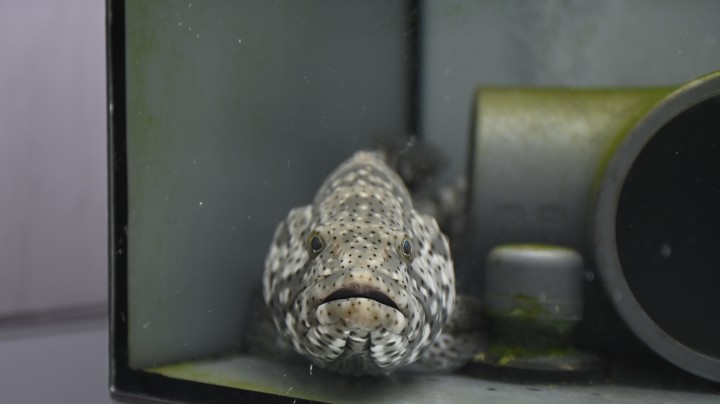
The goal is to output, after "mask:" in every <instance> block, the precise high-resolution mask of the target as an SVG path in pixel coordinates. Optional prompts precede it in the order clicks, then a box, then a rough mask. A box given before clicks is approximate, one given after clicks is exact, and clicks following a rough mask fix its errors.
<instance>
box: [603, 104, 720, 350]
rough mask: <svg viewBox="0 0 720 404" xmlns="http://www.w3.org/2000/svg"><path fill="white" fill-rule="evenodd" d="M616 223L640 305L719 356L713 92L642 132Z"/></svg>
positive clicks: (719, 209)
mask: <svg viewBox="0 0 720 404" xmlns="http://www.w3.org/2000/svg"><path fill="white" fill-rule="evenodd" d="M616 224H617V226H616V237H617V248H618V254H619V257H620V262H621V265H622V268H623V272H624V274H625V278H626V279H627V282H628V284H629V286H630V289H631V290H632V292H633V294H634V295H635V298H636V299H637V301H638V302H639V303H640V305H641V306H642V308H643V309H644V310H645V312H646V313H647V314H648V315H649V316H650V317H651V318H652V319H653V320H654V321H655V323H656V324H658V325H659V326H660V327H661V328H662V329H663V330H664V331H665V332H667V333H668V334H670V336H672V337H673V338H675V339H676V340H678V341H679V342H681V343H682V344H684V345H686V346H688V347H690V348H693V349H695V350H696V351H699V352H701V353H704V354H706V355H709V356H713V357H720V96H715V97H714V98H711V99H708V100H706V101H703V102H702V103H700V104H698V105H695V106H693V107H691V108H689V109H687V110H686V111H684V112H683V113H681V114H680V115H678V116H677V117H675V118H674V119H672V120H671V121H670V122H668V124H666V125H665V126H664V127H663V128H662V129H661V130H660V131H659V132H658V133H657V134H656V135H655V136H654V137H653V138H652V139H651V140H650V142H649V143H648V144H647V146H646V147H645V148H644V149H643V151H642V152H641V153H640V155H639V156H638V157H637V159H636V161H635V162H634V164H633V166H632V169H631V170H630V173H629V175H628V177H627V180H626V183H625V184H624V186H623V189H622V193H621V196H620V201H619V203H618V207H617V223H616Z"/></svg>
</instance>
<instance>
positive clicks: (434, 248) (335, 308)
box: [263, 151, 456, 375]
mask: <svg viewBox="0 0 720 404" xmlns="http://www.w3.org/2000/svg"><path fill="white" fill-rule="evenodd" d="M263 297H264V300H265V303H266V305H267V307H268V309H269V312H270V315H271V317H272V320H273V322H274V324H275V327H276V328H277V330H278V331H279V333H280V335H281V336H282V338H283V339H284V340H285V342H287V343H288V344H289V345H290V346H291V347H292V348H293V349H294V350H295V351H296V352H297V353H299V354H301V355H302V356H304V357H305V358H307V359H308V360H310V361H311V362H312V363H313V364H315V365H317V366H320V367H322V368H325V369H329V370H332V371H336V372H339V373H342V374H348V375H383V374H389V373H390V372H392V371H394V370H396V369H397V368H399V367H402V366H405V365H408V364H411V363H413V362H415V361H418V359H420V360H421V361H422V360H425V361H426V362H427V363H436V364H440V365H439V366H443V365H442V364H445V365H447V361H443V357H450V356H452V355H451V353H450V351H452V349H450V348H449V347H448V345H449V344H451V343H452V341H453V338H452V336H449V335H443V326H445V325H446V323H448V320H449V319H450V318H451V316H453V312H454V311H455V302H456V296H455V275H454V270H453V262H452V259H451V256H450V249H449V245H448V239H447V237H446V236H445V235H443V233H442V232H441V231H440V229H439V228H438V224H437V223H436V221H435V219H434V218H433V217H431V216H428V215H426V214H422V213H420V212H418V211H416V210H415V209H414V208H413V202H412V199H411V196H410V194H409V192H408V190H407V189H406V187H405V185H404V184H403V181H402V179H401V178H400V177H399V176H398V175H397V174H396V173H395V172H394V171H393V170H392V169H391V168H390V167H389V166H388V165H387V164H386V163H385V161H384V159H383V157H382V154H381V153H378V152H371V151H360V152H357V153H355V154H354V155H353V156H352V157H351V158H349V159H348V160H347V161H345V162H344V163H342V164H341V165H340V166H339V167H338V168H337V169H336V170H335V171H333V172H332V173H331V174H330V175H329V177H328V178H327V179H326V180H325V181H324V183H323V184H322V185H321V187H320V189H319V190H318V192H317V194H316V196H315V198H314V201H313V202H312V204H311V205H307V206H302V207H297V208H294V209H292V210H291V211H290V212H289V214H288V216H287V218H285V220H283V221H282V222H281V223H280V224H279V225H278V227H277V229H276V231H275V234H274V237H273V240H272V244H271V246H270V250H269V253H268V255H267V258H266V260H265V271H264V275H263Z"/></svg>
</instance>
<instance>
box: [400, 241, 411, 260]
mask: <svg viewBox="0 0 720 404" xmlns="http://www.w3.org/2000/svg"><path fill="white" fill-rule="evenodd" d="M400 253H402V255H403V258H405V259H408V260H410V259H412V253H413V245H412V241H410V239H408V238H404V239H403V241H402V243H401V244H400Z"/></svg>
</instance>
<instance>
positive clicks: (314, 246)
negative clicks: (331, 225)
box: [308, 233, 325, 257]
mask: <svg viewBox="0 0 720 404" xmlns="http://www.w3.org/2000/svg"><path fill="white" fill-rule="evenodd" d="M323 248H325V242H324V241H323V239H322V238H321V237H320V235H319V234H317V233H313V234H311V235H310V237H308V251H310V255H311V256H313V257H317V256H318V254H320V252H322V250H323Z"/></svg>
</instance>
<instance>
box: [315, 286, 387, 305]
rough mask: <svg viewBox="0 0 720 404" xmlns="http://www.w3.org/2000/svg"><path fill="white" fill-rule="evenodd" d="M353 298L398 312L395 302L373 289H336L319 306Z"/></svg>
mask: <svg viewBox="0 0 720 404" xmlns="http://www.w3.org/2000/svg"><path fill="white" fill-rule="evenodd" d="M354 297H364V298H366V299H371V300H375V301H376V302H378V303H380V304H384V305H385V306H389V307H392V308H393V309H395V310H400V309H399V308H398V306H397V304H395V302H394V301H393V300H392V299H391V298H390V297H388V295H386V294H385V293H382V292H380V291H377V290H374V289H368V290H363V289H359V288H352V287H350V288H341V289H338V290H336V291H334V292H332V293H331V294H329V295H328V297H326V298H325V300H323V302H322V303H321V304H324V303H327V302H332V301H334V300H343V299H351V298H354Z"/></svg>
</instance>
